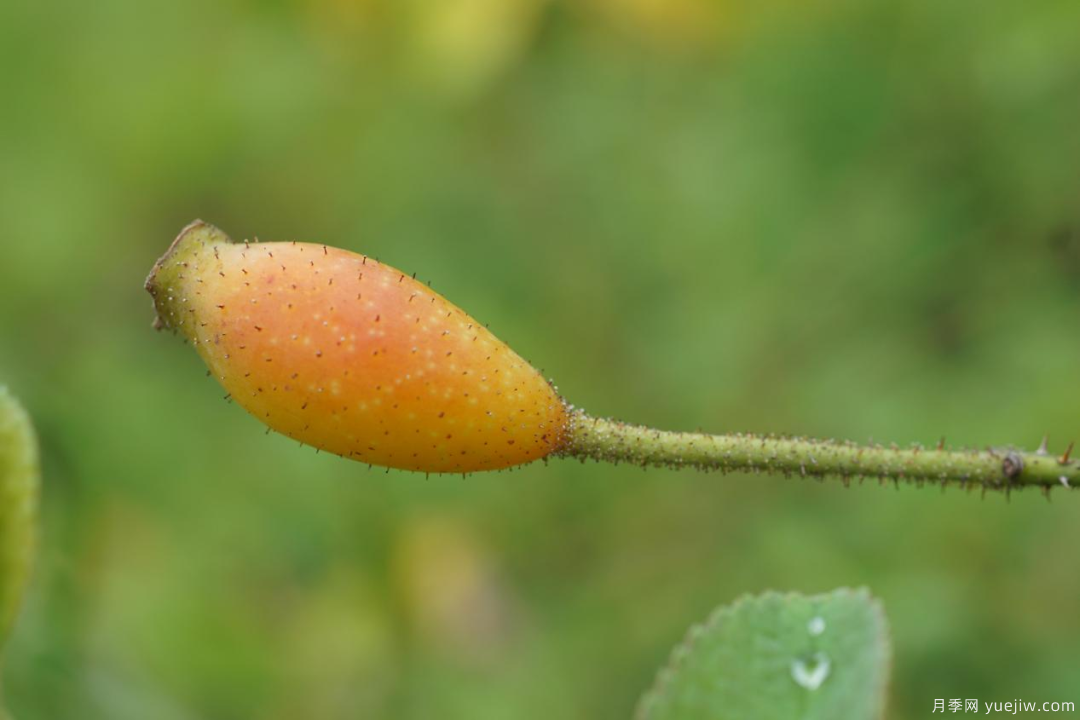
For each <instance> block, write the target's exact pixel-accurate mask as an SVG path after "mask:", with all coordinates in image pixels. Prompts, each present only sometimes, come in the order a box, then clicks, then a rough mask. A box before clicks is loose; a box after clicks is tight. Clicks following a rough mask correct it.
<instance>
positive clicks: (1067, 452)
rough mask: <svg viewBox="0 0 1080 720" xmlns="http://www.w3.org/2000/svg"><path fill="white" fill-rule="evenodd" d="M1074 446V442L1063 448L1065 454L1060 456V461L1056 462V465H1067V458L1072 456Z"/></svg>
mask: <svg viewBox="0 0 1080 720" xmlns="http://www.w3.org/2000/svg"><path fill="white" fill-rule="evenodd" d="M1075 444H1076V443H1075V441H1074V442H1071V443H1069V447H1067V448H1065V454H1064V455H1062V456H1061V459H1060V460H1058V465H1068V464H1069V456H1070V455H1072V451H1073V445H1075Z"/></svg>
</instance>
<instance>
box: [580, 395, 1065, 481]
mask: <svg viewBox="0 0 1080 720" xmlns="http://www.w3.org/2000/svg"><path fill="white" fill-rule="evenodd" d="M1070 450H1071V446H1070ZM562 454H563V455H565V456H568V457H576V458H579V459H581V460H585V459H589V458H591V459H593V460H598V461H605V462H614V463H619V462H626V463H633V464H635V465H642V466H650V465H651V466H666V467H692V468H697V469H700V470H721V471H732V470H748V471H751V472H767V473H780V474H784V475H802V476H812V477H826V476H830V477H838V478H840V479H841V480H843V481H844V482H845V483H846V482H848V481H850V480H851V479H852V478H859V479H861V478H879V479H882V480H894V481H897V482H900V481H905V482H915V483H923V482H933V483H948V482H953V483H958V484H961V485H966V486H979V487H982V488H985V489H996V490H1005V491H1008V490H1011V489H1017V488H1023V487H1041V488H1044V489H1046V490H1049V489H1050V488H1053V487H1057V486H1062V487H1072V486H1074V485H1080V462H1077V461H1076V460H1073V459H1070V452H1068V451H1067V452H1066V453H1064V454H1063V455H1061V456H1051V455H1050V454H1048V453H1047V451H1046V448H1045V443H1044V445H1043V446H1042V447H1040V448H1039V449H1038V450H1037V451H1035V452H1022V451H1020V450H1015V449H1012V448H1001V449H997V448H987V449H985V450H947V449H945V448H944V447H941V446H939V447H936V448H932V449H926V448H922V447H910V448H898V447H882V446H880V445H858V444H855V443H851V442H841V441H836V440H812V439H808V438H787V437H776V436H772V435H748V434H734V435H707V434H704V433H684V432H668V431H664V430H655V429H653V428H648V427H643V426H640V425H628V424H626V423H622V422H618V421H615V420H606V419H602V418H594V417H591V416H589V415H587V414H585V413H583V412H581V411H577V412H575V413H574V416H573V421H572V424H571V429H570V433H569V438H568V441H567V444H566V447H565V448H564V449H563V451H562Z"/></svg>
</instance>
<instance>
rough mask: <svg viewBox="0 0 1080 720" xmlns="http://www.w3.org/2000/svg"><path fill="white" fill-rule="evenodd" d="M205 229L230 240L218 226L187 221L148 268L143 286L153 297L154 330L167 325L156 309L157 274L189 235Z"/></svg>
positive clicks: (211, 233)
mask: <svg viewBox="0 0 1080 720" xmlns="http://www.w3.org/2000/svg"><path fill="white" fill-rule="evenodd" d="M200 230H205V234H207V235H209V236H220V237H221V238H222V239H223V240H224V241H225V242H232V241H231V240H230V239H229V236H228V235H226V234H225V233H224V232H222V230H221V229H220V228H217V227H215V226H214V225H212V224H210V223H208V222H205V221H204V220H199V219H195V220H192V221H191V222H189V223H188V224H187V225H185V226H184V228H183V229H182V230H181V231H180V234H178V235H177V236H176V239H175V240H173V241H172V244H170V245H169V249H168V250H166V251H165V254H164V255H162V256H161V257H160V258H158V260H157V262H155V263H154V267H152V268H151V269H150V274H149V275H147V276H146V282H145V283H144V284H143V287H144V288H146V291H147V292H148V293H150V295H151V296H152V297H153V298H154V310H155V312H156V313H157V314H156V315H155V317H154V322H153V324H152V325H151V327H153V329H155V330H162V329H164V328H165V327H167V323H166V322H165V321H164V320H163V319H162V317H161V313H160V312H159V311H158V282H157V280H158V274H159V273H160V272H161V271H162V269H163V268H165V266H166V265H167V264H168V263H169V261H170V260H171V259H172V258H173V256H175V255H176V254H177V252H178V251H179V249H180V247H181V245H182V244H183V243H184V241H185V240H187V239H188V238H189V237H191V236H192V235H193V234H194V233H195V232H197V231H200Z"/></svg>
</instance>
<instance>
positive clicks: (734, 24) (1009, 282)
mask: <svg viewBox="0 0 1080 720" xmlns="http://www.w3.org/2000/svg"><path fill="white" fill-rule="evenodd" d="M0 90H2V97H3V100H2V104H0V380H2V381H3V382H6V383H7V384H9V385H10V386H11V387H12V389H13V391H14V392H15V393H16V394H17V395H19V396H21V398H22V399H23V400H24V401H25V403H26V404H27V405H28V407H29V409H30V411H31V412H32V413H33V415H34V417H35V419H36V422H37V424H38V426H39V430H40V433H41V437H42V443H43V450H44V464H45V472H46V477H45V482H46V487H45V491H44V518H43V520H44V528H43V548H42V557H41V562H40V565H39V568H38V572H37V575H36V579H35V584H34V588H33V592H32V595H31V597H30V599H29V604H28V607H27V609H26V611H25V613H24V615H23V618H22V623H21V625H20V627H19V629H18V632H17V636H16V638H15V640H14V644H13V646H12V647H10V648H9V652H8V659H7V663H6V667H5V685H6V695H7V699H8V702H9V704H10V706H11V707H12V710H13V711H14V714H15V715H16V716H17V717H19V718H22V719H33V718H48V719H50V720H67V719H71V720H74V719H78V720H97V719H99V718H100V719H102V720H128V719H130V720H147V719H153V720H174V719H175V720H188V719H195V718H206V719H214V720H218V719H220V720H242V719H248V718H260V719H262V718H266V719H269V720H278V719H285V718H288V719H290V720H292V719H295V718H305V719H310V720H322V719H328V720H329V719H336V718H404V719H410V718H416V719H419V718H435V717H437V718H441V719H446V720H453V719H456V718H461V719H468V720H483V719H485V718H491V719H496V718H498V719H500V720H501V719H504V718H514V719H520V720H529V719H530V718H537V719H539V718H581V719H586V718H588V719H595V718H625V717H627V716H629V715H630V713H631V711H632V709H633V707H634V704H635V703H636V701H637V698H638V696H639V695H640V693H641V691H642V690H644V689H645V688H646V687H647V686H648V685H649V684H650V683H651V681H652V678H653V675H654V673H655V671H656V669H657V667H658V666H659V665H660V664H661V663H662V662H664V661H665V659H666V657H667V654H668V651H669V649H670V648H671V646H672V645H674V644H675V643H676V642H677V641H678V640H680V639H681V637H682V636H683V634H684V632H685V629H686V628H687V627H688V626H689V625H690V624H691V623H693V622H695V621H698V620H701V619H702V618H704V617H705V616H706V615H707V614H708V613H709V611H710V609H711V608H712V607H713V606H715V605H717V604H719V603H727V602H730V601H731V600H733V599H734V598H736V597H737V596H739V595H740V594H742V593H746V592H756V591H761V590H764V589H767V588H775V589H780V590H799V591H804V592H818V591H824V590H827V589H831V588H833V587H836V586H841V585H866V586H868V587H870V588H871V589H872V590H873V591H874V592H875V593H876V594H877V595H878V596H880V597H881V598H882V599H883V601H884V603H885V606H886V609H887V611H888V614H889V617H890V620H891V624H892V628H893V632H894V638H893V641H894V647H895V669H894V677H893V683H892V688H891V695H890V700H889V716H890V717H891V718H921V717H928V716H929V715H930V710H931V708H932V703H933V699H935V698H952V697H962V698H979V699H980V700H991V701H993V700H1009V699H1012V698H1016V697H1021V698H1024V699H1031V700H1036V699H1037V700H1040V701H1042V700H1058V701H1074V702H1080V695H1078V690H1077V688H1080V663H1078V662H1077V661H1078V660H1080V650H1078V648H1080V613H1077V612H1076V609H1077V607H1080V563H1078V560H1077V554H1076V553H1077V548H1078V547H1080V497H1076V496H1070V495H1069V494H1067V493H1065V492H1063V491H1062V492H1058V493H1055V494H1054V495H1053V497H1052V502H1050V503H1048V502H1047V501H1046V499H1044V498H1043V497H1042V496H1041V495H1040V494H1038V493H1036V492H1027V493H1021V494H1014V495H1013V496H1012V498H1011V500H1007V499H1006V498H1004V497H1002V496H999V495H991V496H988V497H986V498H985V499H980V497H979V494H978V493H977V492H975V493H965V492H962V491H960V490H958V489H953V490H948V491H946V492H944V493H942V492H941V491H940V490H939V489H938V488H936V487H933V488H923V489H917V488H914V487H910V488H909V487H903V488H901V489H900V490H899V491H897V490H895V489H893V488H892V487H891V486H889V487H878V485H877V484H876V483H867V484H866V485H864V486H861V487H860V486H854V487H852V488H850V489H844V488H843V487H842V486H841V485H840V483H837V482H825V483H817V482H813V481H804V480H799V479H784V478H771V477H764V476H746V475H728V476H721V475H718V474H697V473H693V472H673V471H667V470H649V471H647V472H642V470H641V469H637V468H633V467H606V466H599V465H591V464H590V465H581V464H578V463H576V462H570V461H553V462H551V463H550V464H549V465H547V466H545V465H543V464H537V465H535V466H530V467H527V468H525V469H521V470H517V471H514V472H509V473H498V474H480V475H473V476H470V477H468V478H465V479H463V478H461V477H432V478H430V479H425V478H424V476H423V475H416V474H409V473H401V472H389V473H387V472H383V471H380V470H378V469H376V470H368V469H367V468H366V466H361V465H358V464H354V463H350V462H347V461H345V460H341V459H338V458H335V457H331V456H327V455H316V454H315V453H314V452H313V451H312V450H310V449H306V448H305V449H301V448H299V447H298V446H297V444H296V443H294V442H292V441H289V440H287V439H285V438H282V437H278V436H275V435H270V436H267V435H265V434H264V433H263V430H262V427H261V426H260V425H259V424H258V423H257V422H256V421H255V420H253V419H251V418H250V417H248V416H247V415H246V414H245V413H244V412H243V411H242V410H241V409H240V408H239V407H237V406H235V405H230V404H227V403H226V402H224V401H223V399H222V396H223V394H224V392H223V391H222V390H221V389H220V388H219V387H217V386H216V384H215V383H214V381H213V380H210V379H207V378H206V377H205V376H204V368H203V367H202V366H201V364H200V361H199V360H198V358H197V357H196V355H195V353H194V352H192V351H191V349H190V348H189V347H185V346H184V345H182V344H181V342H180V341H179V340H177V339H175V338H172V337H170V336H168V335H166V334H157V333H154V332H152V331H151V329H150V321H151V318H152V312H151V309H150V301H149V297H148V296H147V295H146V294H145V293H144V292H143V289H142V282H143V278H144V277H145V275H146V273H147V271H148V270H149V268H150V266H151V264H152V263H153V261H154V260H155V259H156V258H157V256H158V255H159V254H161V253H162V252H163V251H164V249H165V248H166V246H167V245H168V243H169V242H170V241H171V239H172V238H173V236H174V235H175V234H176V232H177V231H179V229H180V228H181V227H182V226H183V225H184V224H186V223H187V222H188V221H190V220H192V219H193V218H195V217H201V218H204V219H206V220H209V221H212V222H214V223H216V224H218V225H220V226H221V227H223V228H225V229H226V230H227V231H229V232H230V233H232V234H233V235H234V236H236V237H252V236H256V235H257V236H259V237H260V238H262V239H300V240H312V241H318V242H326V243H330V244H334V245H339V246H343V247H347V248H350V249H353V250H356V251H362V252H364V253H367V254H370V255H374V256H378V257H379V258H380V259H382V260H384V261H386V262H389V263H390V264H392V265H395V266H397V267H399V268H401V269H403V270H405V271H407V272H413V271H415V272H417V273H418V274H419V277H420V278H421V279H424V280H428V279H430V280H431V281H432V282H433V285H434V287H435V288H436V289H437V290H439V291H441V292H442V293H444V294H445V295H446V296H447V297H449V298H451V299H452V300H453V301H454V302H456V303H457V304H459V305H461V306H462V307H464V308H465V309H467V310H468V311H469V312H471V313H472V314H473V315H474V316H476V317H477V318H480V319H481V320H482V321H484V322H488V323H490V325H491V328H492V329H493V330H494V331H495V333H496V334H497V335H499V336H500V337H502V338H503V339H505V340H506V341H507V342H509V343H510V344H511V345H512V346H513V347H514V348H515V349H517V350H518V351H519V352H521V353H522V354H523V355H524V356H526V357H527V358H529V359H531V360H532V361H533V362H534V363H536V364H537V365H538V366H540V367H542V368H544V370H545V372H546V373H547V374H548V375H549V376H550V377H552V378H554V379H555V380H556V381H557V383H558V385H559V387H560V389H561V390H562V391H563V392H564V394H565V395H566V396H567V397H569V398H570V399H571V400H572V401H573V402H574V403H576V404H578V405H580V406H584V407H585V408H587V409H588V410H590V411H593V412H596V413H600V414H605V415H614V416H617V417H620V418H623V419H626V420H632V421H637V422H645V423H650V424H654V425H657V426H661V427H667V428H672V429H693V428H697V427H702V428H706V429H710V430H714V431H729V430H749V431H772V432H787V433H800V434H809V435H815V436H826V437H845V438H851V439H856V440H868V439H871V438H873V439H874V440H877V441H895V442H898V443H900V444H905V445H906V444H908V443H912V442H922V443H924V444H927V445H930V444H933V443H936V442H937V440H938V438H939V437H941V436H946V437H947V438H948V442H949V443H950V444H954V445H975V446H980V447H982V446H986V445H1001V444H1008V443H1016V444H1019V445H1024V446H1027V447H1029V448H1031V447H1034V446H1035V445H1036V444H1038V442H1039V440H1040V438H1041V437H1042V436H1043V435H1044V434H1047V435H1049V436H1050V443H1051V449H1052V450H1055V451H1058V452H1060V451H1061V450H1063V449H1064V446H1065V445H1066V443H1067V441H1069V440H1071V439H1073V438H1077V439H1080V402H1078V401H1080V383H1078V382H1077V378H1078V371H1080V331H1078V327H1080V325H1078V320H1080V235H1078V232H1077V228H1078V225H1080V132H1078V128H1080V4H1078V3H1075V2H1071V1H1068V0H1066V1H1062V2H1047V3H1017V2H1007V1H1002V2H997V1H994V0H991V1H989V2H988V1H986V0H978V1H976V0H957V1H955V2H940V1H939V0H917V1H915V2H886V1H883V0H882V1H876V0H875V1H871V2H864V1H855V0H851V1H847V0H818V1H815V2H810V3H805V2H795V0H755V1H754V2H741V1H737V0H428V1H424V0H273V1H270V0H267V1H264V2H256V1H255V0H224V1H222V0H194V1H192V2H186V3H174V2H164V1H162V0H141V1H136V0H97V1H96V2H92V3H79V2H72V1H70V0H57V1H56V2H33V1H31V0H6V1H5V2H4V3H2V4H0Z"/></svg>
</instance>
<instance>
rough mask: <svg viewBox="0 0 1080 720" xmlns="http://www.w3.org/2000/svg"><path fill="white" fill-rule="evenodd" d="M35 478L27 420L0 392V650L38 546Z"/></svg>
mask: <svg viewBox="0 0 1080 720" xmlns="http://www.w3.org/2000/svg"><path fill="white" fill-rule="evenodd" d="M39 474H40V473H39V469H38V450H37V440H36V438H35V437H34V430H33V427H32V426H31V425H30V417H29V416H28V415H27V414H26V411H25V410H24V409H23V407H22V405H20V404H19V402H18V401H17V400H15V398H14V397H12V396H11V395H10V394H9V393H8V391H7V388H6V387H3V386H0V648H2V647H3V645H4V643H5V642H6V641H7V638H8V634H9V633H10V632H11V626H12V625H13V624H14V623H15V617H16V616H17V615H18V612H19V606H20V605H21V603H22V596H23V592H24V590H25V589H26V582H27V579H28V578H29V575H30V565H31V563H32V562H33V558H34V551H35V549H36V545H37V542H36V541H37V535H36V524H37V505H38V484H39Z"/></svg>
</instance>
